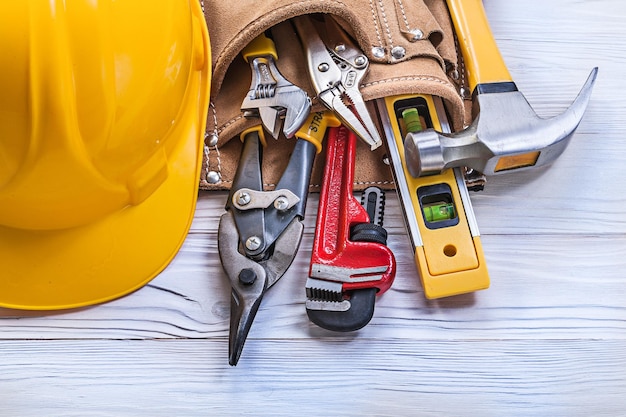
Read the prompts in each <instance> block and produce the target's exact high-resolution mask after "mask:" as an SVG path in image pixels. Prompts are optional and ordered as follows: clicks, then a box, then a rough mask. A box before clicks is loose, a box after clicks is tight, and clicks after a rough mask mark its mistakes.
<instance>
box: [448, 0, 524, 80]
mask: <svg viewBox="0 0 626 417" xmlns="http://www.w3.org/2000/svg"><path fill="white" fill-rule="evenodd" d="M447 3H448V10H449V11H450V16H451V17H452V22H453V24H454V29H455V30H456V34H457V37H458V39H459V44H460V46H461V53H462V54H463V59H464V60H465V66H466V68H467V73H468V77H469V86H470V89H471V91H472V92H473V91H474V88H476V86H477V85H478V84H487V83H501V82H511V81H512V78H511V75H510V74H509V70H508V69H507V67H506V64H505V63H504V60H503V59H502V55H500V50H499V49H498V45H497V44H496V41H495V39H494V38H493V34H492V33H491V28H490V27H489V21H488V20H487V15H486V14H485V8H484V7H483V2H482V0H447Z"/></svg>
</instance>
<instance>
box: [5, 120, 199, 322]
mask: <svg viewBox="0 0 626 417" xmlns="http://www.w3.org/2000/svg"><path fill="white" fill-rule="evenodd" d="M199 131H200V127H199V126H194V127H192V128H191V129H187V137H186V138H184V139H183V140H181V142H180V146H179V147H178V149H176V152H175V153H174V154H173V155H171V156H170V160H169V162H170V164H169V166H168V168H169V173H168V177H167V179H166V180H165V181H164V182H163V184H161V186H160V187H159V188H158V189H157V190H156V191H155V192H154V193H153V194H152V195H151V196H150V197H148V198H147V199H146V200H145V201H143V202H142V203H141V204H139V205H137V206H129V207H126V208H125V209H123V210H121V211H119V212H116V213H114V214H112V215H110V216H108V217H106V218H104V219H102V220H101V221H99V222H97V223H92V224H89V225H86V226H83V227H77V228H73V229H65V230H53V231H31V230H22V229H13V228H7V227H1V226H0V265H2V267H1V268H2V272H1V273H0V306H2V307H8V308H15V309H28V310H52V309H66V308H75V307H81V306H86V305H92V304H97V303H102V302H105V301H109V300H112V299H115V298H118V297H121V296H123V295H126V294H128V293H130V292H133V291H135V290H137V289H138V288H141V287H142V286H144V285H145V284H146V283H148V282H149V281H150V280H152V279H153V278H154V277H155V276H156V275H157V274H159V273H160V272H161V271H162V270H163V269H164V268H165V267H166V266H167V265H168V264H169V263H170V261H171V260H172V259H173V258H174V256H175V255H176V253H177V252H178V250H179V249H180V247H181V245H182V244H183V242H184V240H185V237H186V235H187V232H188V230H189V227H190V225H191V222H192V220H193V216H194V211H195V204H196V200H197V193H198V190H197V187H198V178H199V174H200V166H201V163H202V160H201V155H202V153H201V149H200V147H199V145H200V144H201V140H200V139H199V138H198V133H199Z"/></svg>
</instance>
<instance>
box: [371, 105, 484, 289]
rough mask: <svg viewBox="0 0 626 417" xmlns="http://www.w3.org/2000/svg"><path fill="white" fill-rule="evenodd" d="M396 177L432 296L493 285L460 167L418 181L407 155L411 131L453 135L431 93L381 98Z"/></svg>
mask: <svg viewBox="0 0 626 417" xmlns="http://www.w3.org/2000/svg"><path fill="white" fill-rule="evenodd" d="M377 107H378V112H379V115H380V119H381V123H382V125H383V130H384V134H385V137H386V143H387V148H388V151H389V157H390V160H391V165H392V168H393V175H394V179H395V181H396V187H397V191H398V195H399V196H400V200H401V202H402V207H403V211H404V218H405V221H406V225H407V228H408V230H409V236H410V238H411V241H412V244H413V247H414V250H415V262H416V265H417V268H418V271H419V274H420V279H421V282H422V286H423V288H424V294H425V296H426V298H429V299H435V298H441V297H448V296H452V295H457V294H463V293H468V292H473V291H477V290H482V289H485V288H488V287H489V274H488V272H487V266H486V262H485V257H484V254H483V249H482V244H481V242H480V234H479V232H478V225H477V223H476V218H475V217H474V211H473V209H472V205H471V201H470V198H469V193H468V191H467V187H466V185H465V181H464V179H463V174H462V173H461V169H460V168H453V169H447V170H445V171H443V172H442V173H441V174H437V175H431V176H426V177H419V178H414V177H412V176H411V174H410V173H409V171H408V169H407V166H406V159H405V155H404V138H405V137H406V135H407V134H408V133H409V132H415V131H418V130H421V129H425V128H434V129H435V130H438V131H441V132H449V131H450V127H449V124H448V121H447V117H446V113H445V110H444V107H443V102H442V101H441V99H440V98H439V97H433V96H430V95H404V96H393V97H387V98H383V99H379V100H377Z"/></svg>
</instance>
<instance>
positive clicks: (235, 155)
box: [200, 0, 467, 190]
mask: <svg viewBox="0 0 626 417" xmlns="http://www.w3.org/2000/svg"><path fill="white" fill-rule="evenodd" d="M313 13H324V14H330V15H332V16H333V17H334V18H335V19H336V20H337V21H338V22H339V23H340V24H341V25H342V26H343V27H344V29H346V31H348V32H349V33H350V34H351V35H352V36H353V37H354V38H355V39H356V41H357V44H358V45H359V47H360V48H361V49H362V50H363V52H364V53H365V54H366V55H367V57H368V58H369V60H370V67H369V72H368V74H367V75H366V76H365V78H363V80H362V85H361V93H362V95H363V98H364V100H373V99H376V98H380V97H386V96H390V95H399V94H415V93H422V94H432V95H437V96H440V97H442V98H443V99H444V103H445V105H446V109H447V111H448V113H449V117H450V119H451V121H452V124H453V126H454V127H455V128H457V129H459V128H461V127H463V125H464V123H465V122H467V117H466V109H465V104H464V102H463V99H462V97H461V96H460V95H459V93H458V91H459V85H457V84H456V83H455V80H454V79H452V78H451V77H450V75H451V74H455V73H461V71H460V70H459V69H458V67H459V63H458V61H457V49H456V47H455V42H454V34H453V30H452V25H451V22H450V17H449V15H448V10H447V7H446V4H445V1H444V0H405V1H401V0H369V1H365V0H343V1H337V0H305V1H293V0H272V1H269V0H257V1H254V2H251V1H244V2H235V3H232V2H227V1H224V0H209V1H206V0H205V17H206V20H207V25H208V28H209V36H210V40H211V50H212V55H213V56H212V65H213V79H212V83H211V98H212V102H211V107H210V109H209V114H208V119H207V132H208V134H209V135H211V136H217V137H218V141H217V145H215V146H212V145H213V144H211V146H207V148H206V150H205V160H204V169H203V175H202V178H201V183H200V188H201V189H206V190H212V189H228V188H229V187H230V185H231V183H232V179H233V176H234V173H235V170H236V166H237V163H238V161H239V152H240V150H241V143H240V141H239V140H231V139H233V138H235V137H238V135H239V133H240V132H242V131H243V130H244V129H246V128H248V127H251V126H253V125H254V124H258V123H259V120H248V119H245V118H244V117H243V114H242V113H241V111H240V106H241V102H242V101H243V98H244V97H245V95H246V93H247V92H248V89H249V88H250V83H251V79H252V76H251V71H250V67H249V65H248V63H246V62H245V61H244V60H243V59H242V58H241V55H240V52H241V50H242V49H243V48H244V47H245V46H246V45H247V44H248V43H249V42H250V41H251V40H252V39H254V38H255V37H256V36H258V35H259V34H261V33H263V32H265V31H268V30H270V33H271V37H272V38H273V40H274V43H275V45H276V49H277V52H278V61H277V62H276V64H277V67H278V69H279V71H280V72H281V74H282V75H283V76H284V77H285V78H286V79H287V80H289V81H291V82H292V83H293V84H295V85H297V86H299V87H300V88H302V89H304V90H306V91H307V92H308V94H309V96H310V97H312V98H313V110H321V109H322V106H321V104H320V103H318V101H317V100H315V99H314V96H315V93H314V90H313V88H312V86H311V82H310V80H309V75H308V71H307V69H306V58H305V56H304V53H303V50H302V45H301V44H300V40H299V38H298V36H297V34H296V32H295V30H294V28H293V26H292V24H291V22H289V19H290V18H292V17H295V16H299V15H304V14H313ZM417 30H419V32H418V31H417ZM416 33H417V34H418V36H417V37H419V34H420V33H421V34H422V36H421V38H420V39H416ZM397 47H402V48H404V50H405V51H406V53H405V54H404V56H401V57H398V58H394V57H393V56H392V55H391V50H392V49H393V48H397ZM376 48H378V49H377V50H378V51H384V54H383V55H382V56H380V54H377V55H376V56H375V55H374V53H373V51H374V50H375V49H376ZM461 81H462V80H461ZM370 104H371V103H370ZM371 114H372V115H375V113H374V112H373V111H372V112H371ZM373 118H374V119H376V117H373ZM268 138H270V136H269V135H268ZM268 140H269V142H268V146H267V147H266V148H265V150H264V161H263V178H264V182H265V183H266V187H267V188H268V189H270V188H272V184H274V183H275V182H276V181H277V180H278V178H279V177H280V175H281V174H282V171H283V168H284V166H285V165H286V162H287V160H288V158H289V154H290V151H291V149H292V147H293V143H294V141H295V139H285V138H284V137H283V136H282V135H281V137H280V138H279V140H277V141H274V140H272V139H268ZM208 142H209V141H207V143H208ZM385 153H386V150H385V147H384V146H382V147H380V148H379V149H377V150H376V151H374V152H372V151H370V150H369V148H368V147H367V145H365V144H364V143H359V145H358V150H357V163H356V171H355V188H356V189H359V188H365V187H366V186H368V185H379V186H381V187H383V188H393V181H392V176H391V171H390V168H389V167H388V166H387V165H385V164H384V163H383V159H384V154H385ZM323 156H324V152H322V153H321V154H320V155H318V157H317V158H316V163H315V167H314V173H313V177H312V182H311V184H312V190H315V189H316V188H317V186H319V184H320V175H321V172H322V166H323V163H324V157H323ZM208 171H214V172H216V173H219V176H220V178H221V180H220V181H219V182H218V183H214V184H209V183H208V182H207V181H206V173H207V172H208Z"/></svg>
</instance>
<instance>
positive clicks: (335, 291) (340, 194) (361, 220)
mask: <svg viewBox="0 0 626 417" xmlns="http://www.w3.org/2000/svg"><path fill="white" fill-rule="evenodd" d="M356 142H357V136H356V135H355V134H354V133H353V132H352V131H351V130H349V129H348V128H347V127H345V126H340V127H336V128H330V129H329V130H328V137H327V139H326V148H327V151H326V166H325V168H324V177H323V178H324V179H323V183H322V188H321V191H320V201H319V209H318V212H317V224H316V229H315V239H314V242H313V251H312V252H313V253H312V254H311V266H310V269H309V278H308V280H307V283H306V293H307V302H306V309H307V315H308V316H309V319H310V320H311V321H312V322H313V323H315V324H317V325H318V326H320V327H323V328H325V329H328V330H334V331H343V332H348V331H354V330H358V329H360V328H362V327H363V326H365V325H366V324H367V323H369V321H370V320H371V318H372V316H373V314H374V304H375V299H376V295H380V294H382V293H384V292H385V291H387V290H388V289H389V287H390V286H391V284H392V282H393V280H394V278H395V274H396V260H395V257H394V256H393V253H392V252H391V250H390V249H389V248H388V247H387V246H386V239H387V232H386V231H385V229H383V228H382V226H380V225H376V224H374V223H371V222H370V215H369V214H368V212H367V210H366V209H365V208H364V207H363V206H362V205H361V204H360V203H359V202H358V201H357V199H356V198H355V197H354V195H353V190H352V185H353V182H354V163H355V155H356Z"/></svg>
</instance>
